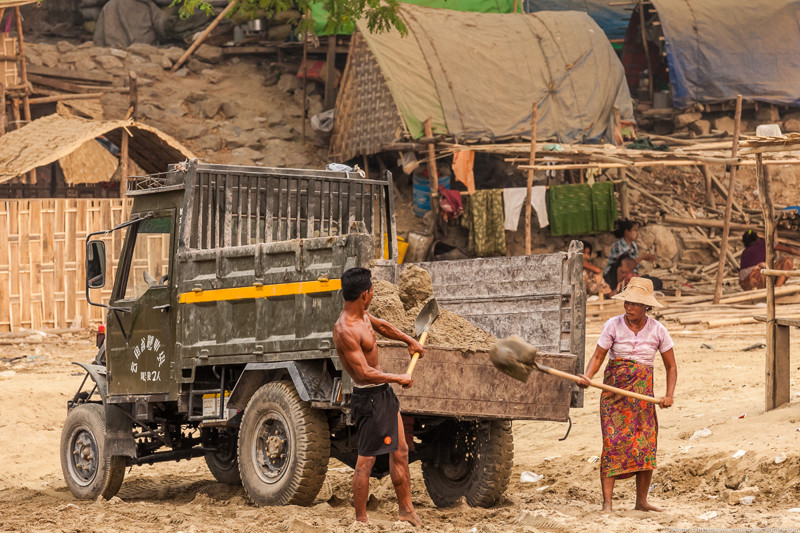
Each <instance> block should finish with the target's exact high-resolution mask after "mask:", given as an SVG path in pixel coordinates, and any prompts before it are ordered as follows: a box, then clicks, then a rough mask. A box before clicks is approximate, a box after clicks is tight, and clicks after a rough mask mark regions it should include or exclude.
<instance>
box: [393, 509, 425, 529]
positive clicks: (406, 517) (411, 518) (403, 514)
mask: <svg viewBox="0 0 800 533" xmlns="http://www.w3.org/2000/svg"><path fill="white" fill-rule="evenodd" d="M397 519H398V520H400V521H401V522H408V523H409V524H411V525H412V526H414V527H420V526H422V520H420V519H419V517H418V516H417V513H416V512H415V511H411V512H408V511H400V512H399V513H398V515H397Z"/></svg>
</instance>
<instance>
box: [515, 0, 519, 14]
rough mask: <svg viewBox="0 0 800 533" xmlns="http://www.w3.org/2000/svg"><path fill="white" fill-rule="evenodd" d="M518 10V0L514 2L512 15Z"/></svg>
mask: <svg viewBox="0 0 800 533" xmlns="http://www.w3.org/2000/svg"><path fill="white" fill-rule="evenodd" d="M518 8H519V0H514V13H516V12H517V9H518Z"/></svg>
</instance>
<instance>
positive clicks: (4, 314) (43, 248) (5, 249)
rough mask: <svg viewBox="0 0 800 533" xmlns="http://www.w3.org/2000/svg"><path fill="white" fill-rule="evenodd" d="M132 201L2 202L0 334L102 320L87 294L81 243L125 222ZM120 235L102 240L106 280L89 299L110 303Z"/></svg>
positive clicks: (71, 325)
mask: <svg viewBox="0 0 800 533" xmlns="http://www.w3.org/2000/svg"><path fill="white" fill-rule="evenodd" d="M130 207H131V200H124V199H117V198H109V199H69V198H66V199H46V200H35V199H31V200H27V199H26V200H0V331H19V330H21V329H31V328H33V329H39V328H68V327H85V326H88V325H89V324H94V323H99V322H103V321H104V312H103V311H104V310H103V309H101V308H99V307H94V306H90V305H89V303H88V302H87V301H86V292H85V289H84V287H85V285H84V284H85V281H84V278H85V273H84V271H85V248H86V246H85V242H86V235H88V234H89V233H91V232H93V231H100V230H104V229H110V228H112V227H114V226H115V225H117V224H119V223H121V222H123V221H124V220H127V217H128V213H129V212H130ZM124 237H125V232H124V231H117V232H113V233H110V234H108V235H101V236H99V238H101V239H102V240H104V241H105V242H106V261H107V277H106V279H107V282H106V286H105V287H104V288H103V289H102V290H100V291H94V292H93V293H92V298H93V299H100V298H102V299H103V301H106V302H107V301H108V298H109V297H110V295H111V288H112V287H111V285H112V280H113V279H114V273H115V271H116V266H117V258H118V257H119V253H120V251H121V249H122V243H123V239H124Z"/></svg>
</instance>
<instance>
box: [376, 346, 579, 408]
mask: <svg viewBox="0 0 800 533" xmlns="http://www.w3.org/2000/svg"><path fill="white" fill-rule="evenodd" d="M539 359H540V362H541V363H542V364H545V365H547V366H550V367H552V368H556V369H558V370H562V371H564V372H573V371H574V369H575V356H574V355H571V354H560V355H556V356H542V357H540V358H539ZM408 362H409V355H408V348H406V347H405V346H398V345H386V344H383V343H381V347H380V363H381V366H382V367H383V369H384V371H386V372H391V373H397V374H403V373H405V371H406V367H407V366H408ZM394 389H395V392H396V393H397V396H398V398H400V410H401V411H402V412H403V414H414V415H430V416H447V417H457V418H502V419H518V420H552V421H557V422H564V421H566V420H567V417H568V415H569V404H570V391H571V383H570V382H569V381H566V380H563V379H559V378H557V377H555V376H551V375H549V374H545V373H543V372H536V371H534V372H532V373H531V375H530V377H529V378H528V381H527V382H526V383H523V382H521V381H517V380H515V379H513V378H510V377H508V376H507V375H505V374H503V373H501V372H500V371H498V370H497V369H496V368H495V367H494V366H493V365H492V363H491V361H490V360H489V354H488V352H472V351H468V350H461V349H457V348H448V347H442V346H426V347H425V357H424V358H422V359H420V361H419V363H418V364H417V367H416V370H415V371H414V385H413V386H412V387H411V388H409V389H403V388H402V387H400V386H398V385H395V386H394Z"/></svg>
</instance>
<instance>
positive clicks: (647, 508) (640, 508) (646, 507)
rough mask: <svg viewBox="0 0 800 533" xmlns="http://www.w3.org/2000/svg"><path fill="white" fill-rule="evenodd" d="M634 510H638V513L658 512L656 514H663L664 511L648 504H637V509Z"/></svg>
mask: <svg viewBox="0 0 800 533" xmlns="http://www.w3.org/2000/svg"><path fill="white" fill-rule="evenodd" d="M634 509H636V510H637V511H653V512H656V513H660V512H662V511H663V510H664V509H662V508H660V507H656V506H654V505H650V504H649V503H647V502H637V503H636V507H634Z"/></svg>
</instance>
